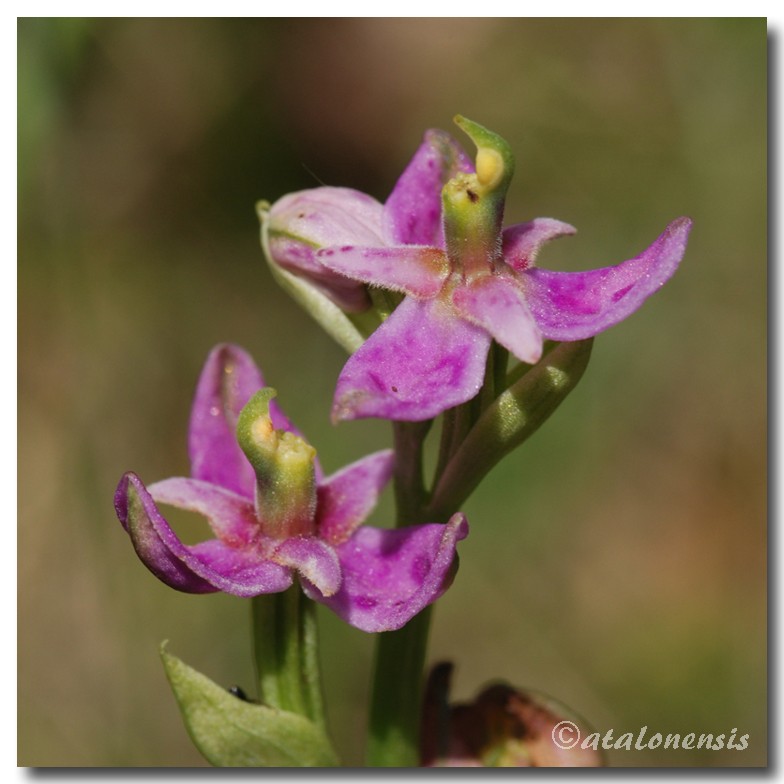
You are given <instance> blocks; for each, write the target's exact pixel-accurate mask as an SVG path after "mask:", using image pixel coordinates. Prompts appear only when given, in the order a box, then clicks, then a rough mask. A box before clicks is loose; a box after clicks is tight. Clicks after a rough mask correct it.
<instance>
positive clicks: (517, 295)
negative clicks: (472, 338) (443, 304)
mask: <svg viewBox="0 0 784 784" xmlns="http://www.w3.org/2000/svg"><path fill="white" fill-rule="evenodd" d="M452 300H453V302H454V304H455V308H456V309H457V311H458V313H460V314H461V315H462V316H465V318H467V319H468V320H469V321H471V322H473V323H474V324H476V325H477V326H480V327H483V328H484V329H486V330H487V331H488V332H489V333H490V334H491V335H492V336H493V337H494V338H495V339H496V340H497V341H498V342H499V343H500V344H501V345H502V346H504V348H507V349H509V351H511V352H512V353H513V354H514V355H515V356H516V357H517V358H518V359H520V360H522V361H523V362H528V363H530V364H532V365H533V364H536V363H537V362H538V361H539V359H540V357H541V356H542V333H541V332H540V331H539V328H538V327H537V325H536V322H535V321H534V318H533V316H532V315H531V311H530V310H529V309H528V306H527V305H526V303H525V297H524V296H523V292H522V291H521V290H520V289H519V288H518V286H517V285H516V284H515V283H514V282H513V281H512V280H510V279H509V278H505V277H501V276H494V275H486V276H483V277H481V278H478V279H476V280H475V281H473V282H472V283H468V284H466V285H464V286H461V287H459V288H457V289H455V291H454V293H453V295H452Z"/></svg>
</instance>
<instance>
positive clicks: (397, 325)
mask: <svg viewBox="0 0 784 784" xmlns="http://www.w3.org/2000/svg"><path fill="white" fill-rule="evenodd" d="M489 346H490V338H489V336H488V335H487V333H486V332H485V331H484V330H481V329H479V328H477V327H475V326H473V325H472V324H468V323H467V322H465V321H463V320H462V319H460V318H458V317H457V316H456V315H455V314H454V313H453V312H452V311H451V310H450V308H449V306H448V305H447V304H445V303H444V302H442V301H441V300H440V299H435V300H430V301H425V302H420V301H418V300H416V299H413V298H411V297H406V299H404V300H403V302H402V303H401V304H400V305H398V307H397V309H396V310H395V311H394V312H393V313H392V315H391V316H390V317H389V318H388V319H387V320H386V321H385V322H384V323H383V324H382V325H381V326H380V327H379V328H378V329H377V330H376V331H375V332H374V333H373V334H372V335H371V336H370V338H369V339H368V340H367V341H366V342H365V343H363V345H362V346H361V347H360V348H359V350H358V351H357V352H356V353H355V354H353V355H352V356H351V358H350V359H349V360H348V362H347V363H346V365H345V367H344V368H343V371H342V372H341V374H340V377H339V378H338V383H337V388H336V390H335V401H334V404H333V408H332V416H333V419H335V420H343V419H358V418H362V417H382V418H384V419H398V420H409V421H419V420H423V419H431V418H432V417H434V416H436V414H439V413H441V411H444V410H445V409H447V408H451V407H452V406H456V405H458V404H460V403H464V402H465V401H466V400H470V399H471V398H472V397H474V395H476V393H477V392H478V391H479V388H480V387H481V386H482V381H483V377H484V370H485V363H486V360H487V351H488V348H489Z"/></svg>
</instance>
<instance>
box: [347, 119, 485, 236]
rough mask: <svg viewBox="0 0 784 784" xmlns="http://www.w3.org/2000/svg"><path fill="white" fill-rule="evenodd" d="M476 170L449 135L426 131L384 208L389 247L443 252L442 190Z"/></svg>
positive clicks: (442, 132)
mask: <svg viewBox="0 0 784 784" xmlns="http://www.w3.org/2000/svg"><path fill="white" fill-rule="evenodd" d="M473 170H474V166H473V163H472V161H471V159H470V158H469V157H468V156H467V155H466V154H465V153H464V152H463V150H462V148H461V147H460V145H459V144H458V143H457V142H456V141H455V140H454V139H452V137H451V136H450V135H449V134H448V133H445V132H444V131H438V130H430V131H427V133H425V139H424V141H423V142H422V144H421V145H420V147H419V149H418V150H417V151H416V153H415V154H414V157H413V158H412V159H411V162H410V163H409V164H408V166H407V167H406V169H405V171H404V172H403V174H402V175H401V176H400V179H399V180H398V181H397V184H396V185H395V187H394V189H393V191H392V193H391V194H390V196H389V198H388V199H387V201H386V204H385V205H384V216H383V221H384V223H383V225H384V237H385V240H386V242H387V244H389V245H435V246H437V247H439V248H443V247H444V233H443V228H442V226H441V189H442V188H443V187H444V185H445V184H446V183H447V181H448V180H451V179H452V178H453V177H454V176H455V175H456V174H458V173H459V172H471V171H473ZM334 244H337V243H334Z"/></svg>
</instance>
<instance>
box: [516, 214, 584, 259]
mask: <svg viewBox="0 0 784 784" xmlns="http://www.w3.org/2000/svg"><path fill="white" fill-rule="evenodd" d="M576 233H577V229H575V228H574V226H570V225H569V224H568V223H564V222H563V221H559V220H555V218H534V219H533V220H532V221H528V222H527V223H518V224H516V225H514V226H509V227H508V228H506V229H504V232H503V235H502V247H503V255H504V261H505V262H506V263H507V264H508V265H509V266H510V267H512V269H515V270H517V271H518V272H522V271H523V270H524V269H528V267H532V266H533V265H534V262H535V261H536V257H537V255H538V253H539V250H540V248H541V247H542V245H544V244H545V243H546V242H549V241H550V240H554V239H557V238H558V237H565V236H568V235H570V234H576Z"/></svg>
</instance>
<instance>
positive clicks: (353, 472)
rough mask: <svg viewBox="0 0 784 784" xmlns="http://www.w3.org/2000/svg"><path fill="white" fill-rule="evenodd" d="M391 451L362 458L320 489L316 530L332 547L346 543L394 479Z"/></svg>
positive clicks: (327, 481) (334, 476)
mask: <svg viewBox="0 0 784 784" xmlns="http://www.w3.org/2000/svg"><path fill="white" fill-rule="evenodd" d="M394 461H395V453H394V452H393V451H392V450H391V449H386V450H384V451H383V452H376V453H375V454H372V455H368V456H367V457H363V458H362V459H361V460H357V462H356V463H352V464H351V465H349V466H346V467H345V468H343V469H342V470H340V471H338V472H337V473H336V474H333V475H332V476H330V477H327V479H325V480H324V481H323V482H322V483H321V484H320V485H319V488H318V506H317V507H316V530H317V531H318V535H319V536H320V537H321V538H322V539H324V540H326V541H327V542H329V543H330V544H332V545H337V544H340V543H342V542H345V541H346V539H348V538H349V537H350V536H351V534H353V533H354V531H355V529H356V528H357V526H358V525H361V524H362V523H363V522H364V521H365V518H366V517H367V516H368V515H369V514H370V512H371V511H372V510H373V508H374V507H375V505H376V502H377V501H378V496H379V493H380V492H381V491H382V490H383V489H384V487H385V486H386V484H387V482H389V480H390V479H391V477H392V469H393V468H394Z"/></svg>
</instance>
